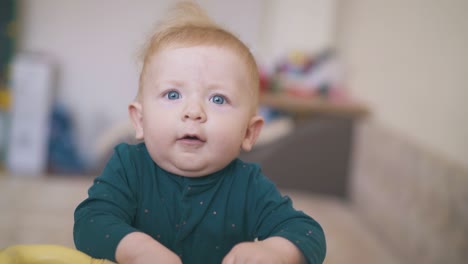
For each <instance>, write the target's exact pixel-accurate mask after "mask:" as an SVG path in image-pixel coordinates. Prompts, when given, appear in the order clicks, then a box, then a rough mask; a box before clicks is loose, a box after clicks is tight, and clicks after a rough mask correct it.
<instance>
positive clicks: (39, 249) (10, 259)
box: [0, 245, 113, 264]
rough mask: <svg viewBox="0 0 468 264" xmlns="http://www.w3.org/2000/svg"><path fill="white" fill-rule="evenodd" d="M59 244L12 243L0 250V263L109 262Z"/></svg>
mask: <svg viewBox="0 0 468 264" xmlns="http://www.w3.org/2000/svg"><path fill="white" fill-rule="evenodd" d="M111 263H113V262H111V261H109V260H105V259H94V258H91V257H90V256H88V255H86V254H85V253H83V252H81V251H78V250H75V249H71V248H68V247H64V246H59V245H14V246H10V247H7V248H4V249H2V250H1V251H0V264H111Z"/></svg>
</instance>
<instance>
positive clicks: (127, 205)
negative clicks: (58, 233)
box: [73, 146, 137, 261]
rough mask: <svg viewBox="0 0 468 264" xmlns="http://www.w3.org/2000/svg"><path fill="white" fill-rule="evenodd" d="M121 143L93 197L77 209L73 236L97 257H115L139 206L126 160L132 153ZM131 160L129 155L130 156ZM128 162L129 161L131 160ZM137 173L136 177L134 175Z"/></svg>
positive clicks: (97, 181) (82, 248)
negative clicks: (117, 248)
mask: <svg viewBox="0 0 468 264" xmlns="http://www.w3.org/2000/svg"><path fill="white" fill-rule="evenodd" d="M120 149H121V151H119V148H118V147H117V148H116V149H115V152H114V154H113V156H112V157H111V159H110V161H109V162H108V163H107V165H106V167H105V169H104V170H103V172H102V174H101V175H100V176H99V177H97V178H96V179H95V180H94V184H93V185H92V186H91V188H90V189H89V191H88V195H89V197H88V198H87V199H86V200H84V201H83V202H82V203H81V204H80V205H79V206H78V207H77V208H76V210H75V225H74V229H73V236H74V241H75V245H76V248H77V249H78V250H80V251H83V252H85V253H87V254H89V255H90V256H92V257H95V258H105V259H109V260H112V261H115V250H116V247H117V245H118V243H119V242H120V240H121V239H122V238H123V237H124V236H125V235H127V234H128V233H131V232H134V231H137V230H136V229H135V228H133V227H132V226H131V223H132V220H133V219H134V216H135V211H136V207H137V202H136V197H135V193H134V191H133V190H131V187H130V186H131V185H132V181H135V177H134V175H132V173H131V172H129V171H128V169H126V167H128V165H129V164H125V165H124V164H123V163H122V160H123V159H125V158H127V157H121V156H122V155H129V154H128V153H126V152H125V151H124V150H125V149H123V150H122V146H121V148H120ZM126 160H128V159H126ZM127 163H128V161H127ZM132 176H133V177H132Z"/></svg>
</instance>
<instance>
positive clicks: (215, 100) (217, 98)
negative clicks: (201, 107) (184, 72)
mask: <svg viewBox="0 0 468 264" xmlns="http://www.w3.org/2000/svg"><path fill="white" fill-rule="evenodd" d="M210 101H211V102H213V103H215V104H224V103H225V102H226V99H225V98H224V97H223V96H221V95H215V96H213V97H211V98H210Z"/></svg>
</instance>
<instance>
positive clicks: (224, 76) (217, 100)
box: [141, 46, 258, 177]
mask: <svg viewBox="0 0 468 264" xmlns="http://www.w3.org/2000/svg"><path fill="white" fill-rule="evenodd" d="M146 69H147V72H146V76H145V79H144V80H143V81H144V84H143V90H142V97H141V113H142V122H141V123H142V133H143V137H144V140H145V143H146V146H147V148H148V150H149V152H150V155H151V157H152V158H153V160H154V161H155V162H156V163H157V164H158V165H159V166H161V167H162V168H163V169H165V170H167V171H170V172H172V173H175V174H179V175H182V176H189V177H197V176H204V175H207V174H210V173H213V172H215V171H218V170H220V169H222V168H223V167H224V166H226V165H227V164H228V163H229V162H230V161H232V160H233V159H234V158H235V157H236V156H237V155H238V154H239V151H240V149H241V147H245V146H244V144H245V143H246V142H245V140H246V133H247V131H248V127H249V124H250V123H251V121H252V118H253V117H252V107H253V100H252V91H251V90H250V89H252V88H251V87H249V86H248V85H249V84H250V82H249V78H248V75H247V71H246V67H245V64H243V63H242V61H241V60H240V59H239V58H238V57H237V56H236V55H235V54H234V53H233V52H232V51H230V50H227V49H222V48H218V47H214V46H195V47H183V48H177V47H170V48H165V49H163V50H162V51H159V52H158V53H157V54H156V55H154V56H153V58H152V59H151V61H150V64H149V65H148V66H147V68H146ZM254 118H255V117H254ZM257 118H258V117H257ZM247 143H248V142H247Z"/></svg>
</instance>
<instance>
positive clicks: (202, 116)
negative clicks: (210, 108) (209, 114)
mask: <svg viewBox="0 0 468 264" xmlns="http://www.w3.org/2000/svg"><path fill="white" fill-rule="evenodd" d="M183 119H184V120H194V121H200V122H204V121H206V113H205V111H204V109H203V106H202V105H201V104H199V103H193V104H190V105H188V106H187V107H186V108H185V111H184V114H183Z"/></svg>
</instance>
